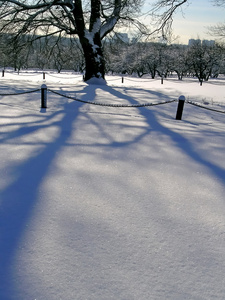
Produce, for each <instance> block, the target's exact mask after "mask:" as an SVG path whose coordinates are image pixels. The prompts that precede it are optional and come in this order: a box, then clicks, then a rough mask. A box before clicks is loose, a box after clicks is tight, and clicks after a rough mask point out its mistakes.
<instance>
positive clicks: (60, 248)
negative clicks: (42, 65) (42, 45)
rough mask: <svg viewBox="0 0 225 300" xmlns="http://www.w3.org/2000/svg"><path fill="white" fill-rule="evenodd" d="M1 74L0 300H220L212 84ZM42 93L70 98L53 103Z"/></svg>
mask: <svg viewBox="0 0 225 300" xmlns="http://www.w3.org/2000/svg"><path fill="white" fill-rule="evenodd" d="M106 79H107V82H108V85H87V84H85V83H83V82H82V76H81V75H79V74H77V75H75V74H73V73H69V72H67V73H63V74H57V73H52V72H49V73H48V72H46V80H43V78H42V74H41V73H39V74H38V73H35V72H32V71H30V72H28V73H21V74H20V75H18V74H16V73H13V72H11V73H9V72H8V73H7V72H6V74H5V77H2V78H1V81H0V87H1V88H0V94H6V93H8V94H9V93H11V94H13V93H19V92H23V91H32V90H35V89H39V88H40V87H41V85H42V84H43V83H45V84H46V85H47V87H48V89H49V91H48V101H47V106H48V108H47V109H42V108H41V107H40V105H41V101H40V99H41V93H40V91H37V92H33V93H27V94H23V95H11V96H0V108H1V110H0V125H1V127H0V139H1V143H0V162H1V164H0V168H1V177H0V188H1V196H0V266H1V267H0V299H1V300H34V299H36V300H59V299H62V300H74V299H78V300H84V299H88V300H109V299H113V300H184V299H188V300H190V299H193V300H194V299H196V300H200V299H204V300H206V299H207V300H211V299H219V300H224V298H225V277H224V274H225V198H224V195H225V159H224V153H225V152H224V149H225V122H224V118H225V114H223V113H217V112H212V111H210V110H206V109H203V108H198V107H195V106H193V105H191V104H188V103H185V105H184V112H183V117H182V120H181V121H178V120H175V116H176V109H177V102H173V103H169V104H164V105H159V106H149V107H143V108H137V107H129V108H116V107H104V106H95V105H91V104H84V103H81V102H77V101H75V100H73V98H78V99H81V100H86V101H93V102H98V103H106V104H107V103H114V104H121V103H124V104H129V105H130V104H137V103H158V102H162V101H170V100H173V99H175V100H176V99H178V98H179V96H180V95H184V96H185V97H186V99H187V100H190V101H193V102H194V101H196V102H197V103H199V104H201V105H203V106H205V107H207V108H210V107H213V108H216V109H218V110H221V111H224V110H225V94H224V83H225V81H224V80H223V79H217V80H210V81H209V82H208V83H203V85H202V86H200V85H199V83H198V81H197V80H194V79H184V80H183V81H178V80H177V79H176V78H170V79H168V80H164V84H161V80H160V79H156V80H152V79H149V78H143V79H139V78H134V77H131V78H127V77H126V78H124V83H122V80H121V77H119V76H107V77H106ZM50 90H52V91H57V92H60V93H61V94H63V95H67V96H69V97H70V98H65V97H61V96H59V95H57V94H54V93H52V92H51V91H50Z"/></svg>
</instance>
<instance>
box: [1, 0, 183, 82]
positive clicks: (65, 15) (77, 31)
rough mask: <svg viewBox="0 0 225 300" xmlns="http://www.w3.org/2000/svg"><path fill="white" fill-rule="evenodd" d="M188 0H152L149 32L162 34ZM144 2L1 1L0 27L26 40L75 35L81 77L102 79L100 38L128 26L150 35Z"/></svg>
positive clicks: (102, 63)
mask: <svg viewBox="0 0 225 300" xmlns="http://www.w3.org/2000/svg"><path fill="white" fill-rule="evenodd" d="M187 1H188V0H156V1H154V3H153V4H152V9H151V10H150V11H149V13H148V15H149V16H151V17H152V20H154V21H155V20H157V21H158V23H157V28H152V32H155V30H158V31H159V30H160V31H162V34H163V35H165V34H166V32H167V30H168V29H169V28H170V26H171V21H172V16H173V14H174V12H175V11H176V10H177V8H179V7H180V6H181V5H182V4H184V3H186V2H187ZM152 2H153V1H152ZM143 4H144V0H32V1H31V0H0V20H1V21H0V30H1V32H5V33H10V34H14V38H19V37H20V36H21V35H25V34H26V35H28V36H29V39H28V40H29V42H31V41H33V40H35V39H37V38H41V37H44V36H45V37H46V36H52V35H55V36H58V37H61V36H62V37H63V36H70V37H71V38H73V37H75V36H78V37H79V41H80V44H81V46H82V50H83V54H84V58H85V76H84V80H85V81H88V80H90V79H92V78H99V79H101V80H104V78H105V61H104V55H103V50H102V42H101V41H102V39H103V38H104V37H105V36H106V35H107V34H108V33H110V32H111V31H113V30H114V28H115V27H120V28H122V27H124V26H130V25H132V26H135V27H136V28H138V30H140V31H141V32H143V33H145V34H149V32H148V30H147V27H146V26H144V25H143V24H142V23H141V22H140V17H141V16H142V11H141V8H142V6H143ZM145 14H146V13H145ZM154 21H152V22H154ZM151 26H153V23H151Z"/></svg>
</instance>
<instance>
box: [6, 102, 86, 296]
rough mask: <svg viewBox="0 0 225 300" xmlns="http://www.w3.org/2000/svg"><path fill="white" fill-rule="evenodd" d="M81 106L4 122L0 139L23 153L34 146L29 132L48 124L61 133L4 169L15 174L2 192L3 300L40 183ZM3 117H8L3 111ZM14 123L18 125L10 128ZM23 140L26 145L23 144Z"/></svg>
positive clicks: (8, 291)
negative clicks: (4, 130) (4, 131)
mask: <svg viewBox="0 0 225 300" xmlns="http://www.w3.org/2000/svg"><path fill="white" fill-rule="evenodd" d="M80 106H81V104H77V103H69V104H65V105H64V110H63V111H62V110H58V111H55V112H53V113H52V114H43V113H40V115H39V116H38V115H37V114H35V113H34V114H31V113H30V114H29V113H28V114H24V115H19V116H16V117H14V116H12V117H11V122H10V123H9V124H7V125H4V127H7V126H8V127H9V131H8V132H7V133H5V134H2V137H1V138H0V142H1V144H3V145H8V147H9V149H14V150H13V151H15V152H18V156H20V154H19V152H20V151H23V147H24V146H25V147H26V146H28V147H29V146H30V147H32V146H35V140H34V139H33V140H32V139H31V141H26V138H27V136H28V135H30V134H31V135H32V134H35V133H37V131H40V130H41V131H44V130H47V129H48V127H49V126H50V127H51V126H55V127H57V128H58V129H59V133H58V136H56V137H55V138H54V139H53V141H48V140H46V139H45V140H44V141H42V142H40V146H41V147H40V148H39V149H38V150H37V151H36V150H35V149H34V151H31V153H30V155H29V156H28V157H26V158H22V159H21V160H20V158H19V159H18V160H17V159H16V160H15V162H14V163H11V166H6V170H4V171H5V173H6V174H5V175H8V173H10V176H12V178H13V179H12V180H10V183H9V185H8V186H6V187H5V188H4V189H3V190H2V191H1V193H0V205H1V206H0V207H1V209H0V265H1V268H0V278H1V283H0V294H1V297H3V298H4V300H8V299H11V296H10V295H11V294H13V291H14V289H15V286H14V284H15V282H13V278H14V274H15V270H14V267H15V266H14V261H15V258H16V256H17V251H18V250H19V247H20V242H21V239H22V237H23V235H24V234H25V232H26V231H27V230H28V227H29V221H30V220H31V218H32V215H33V212H34V211H35V207H36V205H37V204H38V203H37V201H39V199H41V196H40V195H41V192H42V191H41V184H42V183H43V182H44V179H45V177H46V174H47V173H48V171H49V167H50V165H51V164H52V162H53V161H54V159H55V157H56V155H57V154H58V153H59V152H60V150H61V149H62V148H63V147H64V146H65V144H66V142H67V140H68V138H69V137H70V136H71V133H72V130H73V128H72V124H73V122H74V121H75V120H76V118H77V113H76V111H77V110H78V108H79V107H80ZM17 109H18V108H16V110H17ZM1 118H9V117H4V115H3V116H1ZM33 118H34V120H35V121H33ZM18 119H19V121H18ZM23 120H24V121H23ZM13 127H15V129H12V130H10V128H13ZM28 140H29V139H28ZM20 143H21V144H20ZM23 143H24V145H22V144H23ZM21 145H22V147H21V149H20V146H21ZM16 147H18V150H17V149H16ZM34 148H35V147H34ZM6 151H7V148H6ZM9 156H10V154H9ZM14 159H15V157H14ZM3 175H4V174H2V176H3ZM39 197H40V198H39ZM38 198H39V199H38ZM3 298H2V299H3ZM13 299H14V298H13Z"/></svg>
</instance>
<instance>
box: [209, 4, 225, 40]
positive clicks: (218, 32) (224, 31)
mask: <svg viewBox="0 0 225 300" xmlns="http://www.w3.org/2000/svg"><path fill="white" fill-rule="evenodd" d="M212 2H213V3H214V4H215V5H216V6H219V7H224V8H225V0H212ZM209 33H210V34H211V35H212V36H215V37H218V38H222V39H224V38H225V23H219V24H217V25H215V26H210V27H209Z"/></svg>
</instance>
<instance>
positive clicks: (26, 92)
mask: <svg viewBox="0 0 225 300" xmlns="http://www.w3.org/2000/svg"><path fill="white" fill-rule="evenodd" d="M40 90H41V89H36V90H31V91H25V92H17V93H6V94H0V96H3V97H4V96H16V95H23V94H31V93H35V92H39V91H40Z"/></svg>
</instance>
